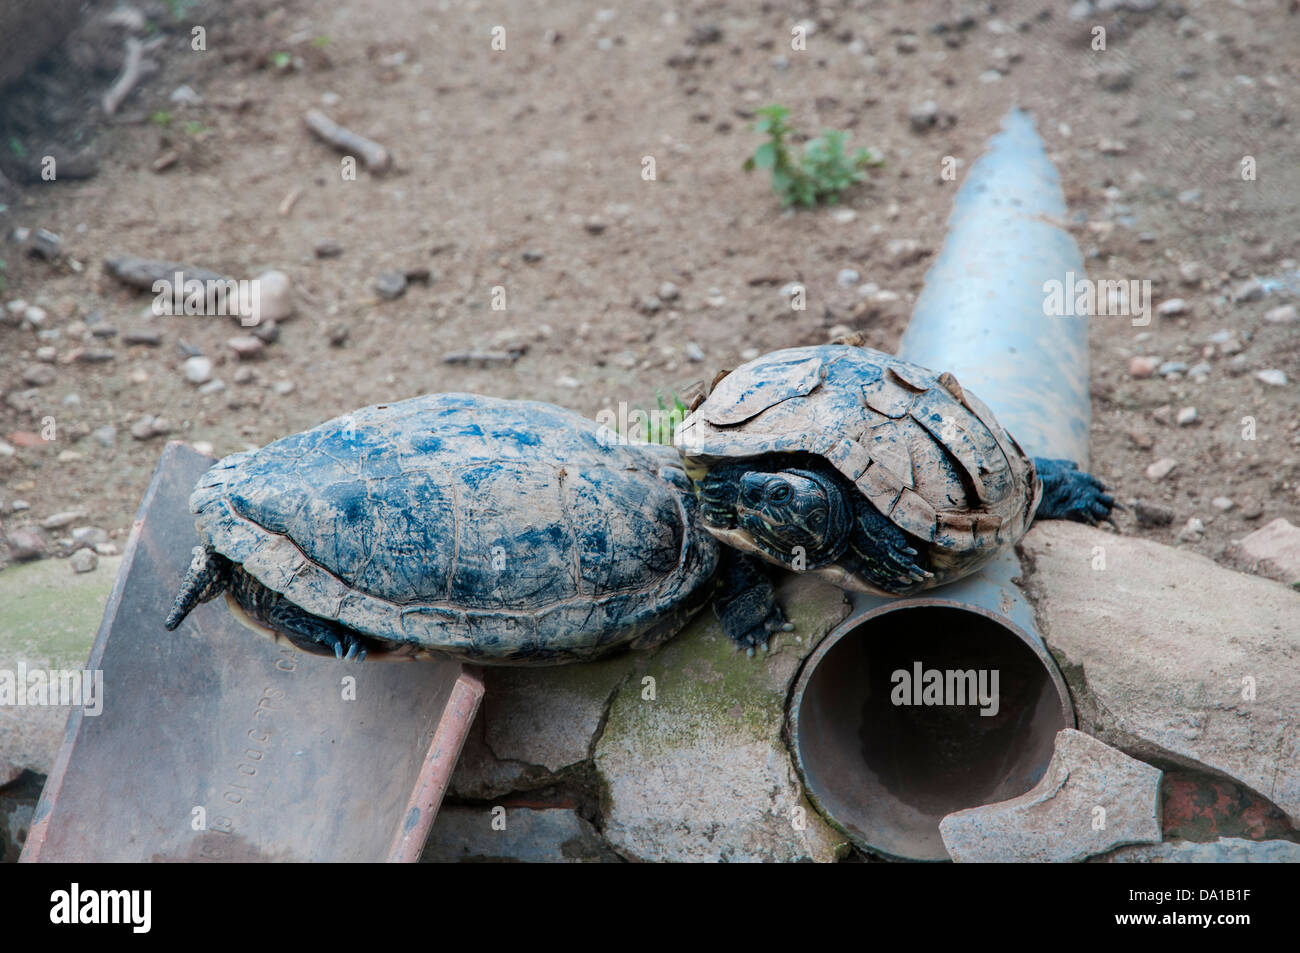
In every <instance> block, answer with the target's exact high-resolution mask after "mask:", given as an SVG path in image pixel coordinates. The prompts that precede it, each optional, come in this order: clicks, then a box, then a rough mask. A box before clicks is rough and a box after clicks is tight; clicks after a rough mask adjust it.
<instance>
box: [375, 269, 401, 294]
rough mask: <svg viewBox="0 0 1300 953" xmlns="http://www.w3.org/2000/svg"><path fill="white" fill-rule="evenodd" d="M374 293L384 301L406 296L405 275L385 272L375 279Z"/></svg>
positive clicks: (396, 272) (397, 272) (398, 272)
mask: <svg viewBox="0 0 1300 953" xmlns="http://www.w3.org/2000/svg"><path fill="white" fill-rule="evenodd" d="M375 292H376V293H377V294H378V295H379V297H381V298H383V299H384V300H385V301H395V300H397V299H398V298H400V297H401V296H402V295H404V294H406V275H404V274H402V273H401V272H400V271H385V272H381V273H380V274H379V277H377V278H376V279H375Z"/></svg>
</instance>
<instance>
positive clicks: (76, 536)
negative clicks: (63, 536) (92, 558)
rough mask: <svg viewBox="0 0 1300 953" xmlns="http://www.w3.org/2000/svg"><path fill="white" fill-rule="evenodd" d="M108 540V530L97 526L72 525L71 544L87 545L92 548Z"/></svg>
mask: <svg viewBox="0 0 1300 953" xmlns="http://www.w3.org/2000/svg"><path fill="white" fill-rule="evenodd" d="M107 542H108V532H107V531H106V530H102V529H100V528H99V527H98V526H74V527H72V545H73V546H77V547H81V546H89V547H91V548H92V549H93V548H94V547H96V546H98V545H99V544H100V543H107Z"/></svg>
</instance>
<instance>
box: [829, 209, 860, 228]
mask: <svg viewBox="0 0 1300 953" xmlns="http://www.w3.org/2000/svg"><path fill="white" fill-rule="evenodd" d="M857 218H858V213H857V212H855V211H853V209H851V208H837V209H835V210H834V211H832V212H831V221H833V222H835V223H837V224H839V225H848V224H849V223H850V222H854V221H856V220H857Z"/></svg>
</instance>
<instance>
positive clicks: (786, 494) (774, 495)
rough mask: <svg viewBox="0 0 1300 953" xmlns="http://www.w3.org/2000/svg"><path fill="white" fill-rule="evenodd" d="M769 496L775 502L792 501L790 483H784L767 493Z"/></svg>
mask: <svg viewBox="0 0 1300 953" xmlns="http://www.w3.org/2000/svg"><path fill="white" fill-rule="evenodd" d="M767 498H768V499H769V500H771V501H772V502H773V503H788V502H789V501H790V484H789V483H782V484H781V485H780V486H778V487H776V488H775V489H774V490H772V492H771V493H769V494H768V495H767Z"/></svg>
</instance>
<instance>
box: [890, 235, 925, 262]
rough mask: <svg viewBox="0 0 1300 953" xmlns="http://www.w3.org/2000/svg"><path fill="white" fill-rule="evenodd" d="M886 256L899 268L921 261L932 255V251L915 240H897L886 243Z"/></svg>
mask: <svg viewBox="0 0 1300 953" xmlns="http://www.w3.org/2000/svg"><path fill="white" fill-rule="evenodd" d="M885 254H886V255H888V256H889V259H890V260H891V261H892V262H893V263H894V264H895V265H898V266H899V267H902V266H905V265H910V264H912V263H913V262H917V261H920V260H921V259H922V258H925V257H926V256H927V255H929V254H930V249H929V248H927V247H925V246H924V245H922V244H921V243H920V242H919V241H917V240H916V239H915V238H895V239H891V240H890V241H888V242H886V243H885Z"/></svg>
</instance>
